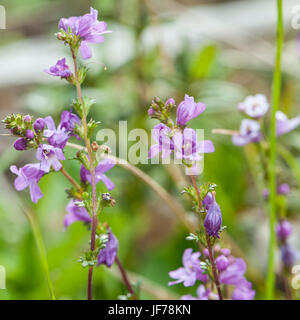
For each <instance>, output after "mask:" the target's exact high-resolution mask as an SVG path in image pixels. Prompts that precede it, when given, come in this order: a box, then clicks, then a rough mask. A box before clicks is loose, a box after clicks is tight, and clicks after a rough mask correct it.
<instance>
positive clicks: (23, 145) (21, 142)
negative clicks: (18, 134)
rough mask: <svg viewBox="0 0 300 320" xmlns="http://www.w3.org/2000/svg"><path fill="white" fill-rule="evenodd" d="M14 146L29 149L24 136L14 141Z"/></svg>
mask: <svg viewBox="0 0 300 320" xmlns="http://www.w3.org/2000/svg"><path fill="white" fill-rule="evenodd" d="M14 148H15V149H16V150H18V151H24V150H26V149H27V142H26V140H25V139H24V138H19V139H17V140H16V141H15V143H14Z"/></svg>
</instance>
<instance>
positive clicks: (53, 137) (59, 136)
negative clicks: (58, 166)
mask: <svg viewBox="0 0 300 320" xmlns="http://www.w3.org/2000/svg"><path fill="white" fill-rule="evenodd" d="M45 122H46V124H47V129H46V130H45V131H44V137H46V138H48V139H47V140H48V142H49V143H50V144H51V145H52V146H53V147H56V148H60V149H63V148H64V147H65V145H66V143H67V142H68V140H69V138H70V134H69V132H68V131H66V130H65V129H62V128H60V126H58V128H57V129H56V127H55V123H54V121H53V119H52V117H51V116H48V117H46V118H45Z"/></svg>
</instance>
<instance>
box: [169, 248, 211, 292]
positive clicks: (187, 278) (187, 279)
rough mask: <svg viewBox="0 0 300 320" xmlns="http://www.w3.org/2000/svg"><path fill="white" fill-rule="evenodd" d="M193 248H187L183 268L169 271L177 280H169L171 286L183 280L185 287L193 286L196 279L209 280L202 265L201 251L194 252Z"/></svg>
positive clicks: (183, 258)
mask: <svg viewBox="0 0 300 320" xmlns="http://www.w3.org/2000/svg"><path fill="white" fill-rule="evenodd" d="M192 252H193V249H186V250H185V251H184V253H183V257H182V263H183V268H179V269H177V270H174V271H171V272H169V276H170V277H171V278H173V279H177V280H176V281H171V282H169V284H168V285H169V286H172V285H174V284H177V283H181V282H183V285H184V286H185V287H190V286H193V285H194V284H195V282H196V280H201V281H203V282H205V281H207V279H208V277H207V275H206V274H204V272H203V270H202V269H201V266H200V260H199V257H200V255H201V254H200V252H195V253H192Z"/></svg>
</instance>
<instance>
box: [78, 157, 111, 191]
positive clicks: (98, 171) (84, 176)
mask: <svg viewBox="0 0 300 320" xmlns="http://www.w3.org/2000/svg"><path fill="white" fill-rule="evenodd" d="M114 166H115V162H114V161H113V160H112V159H104V160H103V161H101V162H99V164H98V165H97V167H96V168H95V176H96V183H98V182H99V181H100V180H102V181H103V182H104V184H105V185H106V188H107V189H108V190H109V191H110V190H112V189H113V188H114V187H115V185H114V183H113V182H112V181H111V180H110V179H109V178H108V177H107V176H106V175H105V174H104V173H105V172H106V171H108V170H110V169H111V168H113V167H114ZM80 179H81V181H82V182H87V181H88V182H89V183H92V180H91V174H90V172H89V170H87V169H86V168H85V167H84V166H83V165H82V166H81V167H80Z"/></svg>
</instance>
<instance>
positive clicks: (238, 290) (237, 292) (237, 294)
mask: <svg viewBox="0 0 300 320" xmlns="http://www.w3.org/2000/svg"><path fill="white" fill-rule="evenodd" d="M254 296H255V290H252V283H251V282H249V281H247V280H246V279H244V280H243V281H241V282H240V284H239V286H237V287H235V289H234V291H233V293H232V296H231V299H232V300H253V298H254Z"/></svg>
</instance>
